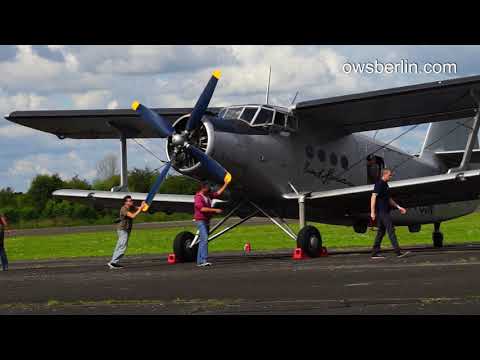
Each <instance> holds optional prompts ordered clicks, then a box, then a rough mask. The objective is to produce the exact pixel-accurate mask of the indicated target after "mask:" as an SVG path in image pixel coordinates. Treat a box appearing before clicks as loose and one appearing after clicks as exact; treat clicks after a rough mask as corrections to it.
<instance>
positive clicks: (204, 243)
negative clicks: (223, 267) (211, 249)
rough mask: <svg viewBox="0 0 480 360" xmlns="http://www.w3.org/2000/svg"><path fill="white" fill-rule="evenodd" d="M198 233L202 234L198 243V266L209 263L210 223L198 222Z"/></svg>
mask: <svg viewBox="0 0 480 360" xmlns="http://www.w3.org/2000/svg"><path fill="white" fill-rule="evenodd" d="M197 227H198V231H199V232H200V234H199V236H200V239H199V242H198V254H197V264H199V265H200V264H203V263H204V262H207V257H208V233H209V232H210V223H209V222H208V221H197Z"/></svg>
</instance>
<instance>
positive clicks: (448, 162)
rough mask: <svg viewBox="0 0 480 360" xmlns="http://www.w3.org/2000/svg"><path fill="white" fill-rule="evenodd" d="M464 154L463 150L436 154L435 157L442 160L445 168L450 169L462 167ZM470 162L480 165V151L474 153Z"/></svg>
mask: <svg viewBox="0 0 480 360" xmlns="http://www.w3.org/2000/svg"><path fill="white" fill-rule="evenodd" d="M463 154H464V151H463V150H458V151H437V152H435V156H437V158H438V159H439V160H441V161H442V163H443V164H445V166H446V167H448V168H450V169H451V168H454V167H457V166H458V165H460V162H461V161H462V158H463ZM470 162H471V163H480V149H476V150H473V151H472V157H471V158H470Z"/></svg>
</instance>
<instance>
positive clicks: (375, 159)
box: [367, 155, 385, 184]
mask: <svg viewBox="0 0 480 360" xmlns="http://www.w3.org/2000/svg"><path fill="white" fill-rule="evenodd" d="M384 168H385V161H383V158H382V157H381V156H377V155H368V156H367V184H375V183H376V182H377V181H378V180H379V179H380V177H381V175H382V170H383V169H384Z"/></svg>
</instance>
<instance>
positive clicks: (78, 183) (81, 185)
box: [63, 175, 92, 190]
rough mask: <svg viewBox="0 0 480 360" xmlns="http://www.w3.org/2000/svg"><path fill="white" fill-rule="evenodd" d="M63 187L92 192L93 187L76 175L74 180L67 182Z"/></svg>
mask: <svg viewBox="0 0 480 360" xmlns="http://www.w3.org/2000/svg"><path fill="white" fill-rule="evenodd" d="M63 186H64V187H65V188H66V189H79V190H91V189H92V185H90V183H89V182H88V181H87V180H85V179H80V178H79V176H78V175H75V176H74V177H73V178H71V179H70V180H68V181H65V182H64V184H63Z"/></svg>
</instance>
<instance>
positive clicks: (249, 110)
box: [240, 107, 258, 122]
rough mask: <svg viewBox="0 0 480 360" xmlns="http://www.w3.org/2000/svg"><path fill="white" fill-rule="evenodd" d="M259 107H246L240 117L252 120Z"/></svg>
mask: <svg viewBox="0 0 480 360" xmlns="http://www.w3.org/2000/svg"><path fill="white" fill-rule="evenodd" d="M257 110H258V107H246V108H245V109H244V110H243V113H242V115H241V116H240V119H242V120H245V121H247V122H250V121H252V119H253V117H254V116H255V114H256V113H257Z"/></svg>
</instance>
